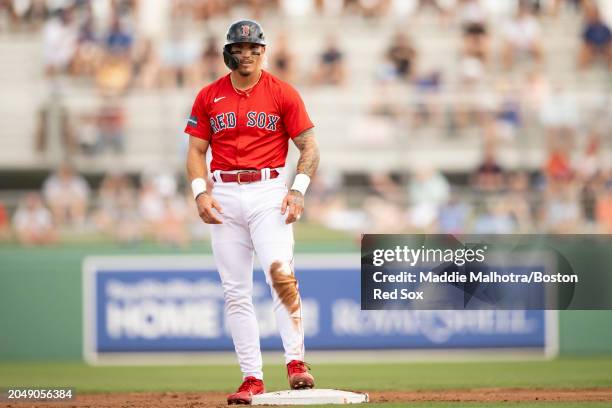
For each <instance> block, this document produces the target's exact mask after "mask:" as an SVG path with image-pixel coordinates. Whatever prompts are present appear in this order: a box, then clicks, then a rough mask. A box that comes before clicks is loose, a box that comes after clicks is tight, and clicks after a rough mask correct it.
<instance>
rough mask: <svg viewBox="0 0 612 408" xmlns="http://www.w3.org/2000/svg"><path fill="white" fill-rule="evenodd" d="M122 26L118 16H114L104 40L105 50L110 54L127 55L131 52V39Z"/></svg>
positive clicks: (130, 35)
mask: <svg viewBox="0 0 612 408" xmlns="http://www.w3.org/2000/svg"><path fill="white" fill-rule="evenodd" d="M124 26H125V25H124V24H123V22H122V21H121V18H120V16H119V15H115V16H114V17H113V20H112V23H111V29H110V32H109V33H108V35H107V36H106V39H105V46H106V49H107V51H108V52H110V53H111V54H122V55H129V54H130V53H131V51H132V44H133V37H132V34H131V33H130V32H129V31H128V30H127V29H126V28H125V27H124Z"/></svg>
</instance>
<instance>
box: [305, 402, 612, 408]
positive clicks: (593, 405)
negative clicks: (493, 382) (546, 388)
mask: <svg viewBox="0 0 612 408" xmlns="http://www.w3.org/2000/svg"><path fill="white" fill-rule="evenodd" d="M308 407H309V408H317V407H318V408H332V407H334V405H308ZM396 407H398V408H399V407H402V408H405V407H410V408H499V407H501V408H604V407H606V408H609V407H610V403H609V402H534V403H529V402H411V403H409V404H404V403H398V404H376V408H396Z"/></svg>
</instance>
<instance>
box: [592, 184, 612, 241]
mask: <svg viewBox="0 0 612 408" xmlns="http://www.w3.org/2000/svg"><path fill="white" fill-rule="evenodd" d="M602 178H603V179H604V183H602V184H603V185H602V189H601V191H600V194H599V195H598V197H597V199H596V200H597V203H596V208H595V216H596V220H597V224H598V226H599V231H598V232H600V233H602V234H612V173H610V172H608V175H607V182H606V180H605V177H602Z"/></svg>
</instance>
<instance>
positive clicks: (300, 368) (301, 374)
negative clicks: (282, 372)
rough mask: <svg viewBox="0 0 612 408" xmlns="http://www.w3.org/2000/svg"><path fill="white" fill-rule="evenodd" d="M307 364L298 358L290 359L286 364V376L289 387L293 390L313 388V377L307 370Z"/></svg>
mask: <svg viewBox="0 0 612 408" xmlns="http://www.w3.org/2000/svg"><path fill="white" fill-rule="evenodd" d="M308 370H310V367H309V366H308V364H306V363H304V362H303V361H300V360H291V361H290V362H289V364H287V377H288V378H289V387H291V389H293V390H305V389H310V388H314V385H315V384H314V377H313V376H312V375H311V374H310V373H309V372H308Z"/></svg>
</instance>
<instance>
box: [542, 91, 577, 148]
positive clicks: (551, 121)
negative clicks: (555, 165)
mask: <svg viewBox="0 0 612 408" xmlns="http://www.w3.org/2000/svg"><path fill="white" fill-rule="evenodd" d="M578 112H579V109H578V104H577V103H576V99H575V96H574V94H573V93H572V92H570V91H568V90H566V89H564V87H563V86H561V85H556V86H554V87H553V88H552V90H551V91H550V92H547V93H546V95H545V96H544V98H543V103H542V110H541V111H540V122H541V124H542V126H544V131H545V135H546V142H547V145H548V146H549V149H556V148H558V147H563V148H566V149H571V148H572V147H573V146H574V144H575V140H574V139H575V134H576V132H577V129H578V124H579V117H578Z"/></svg>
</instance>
